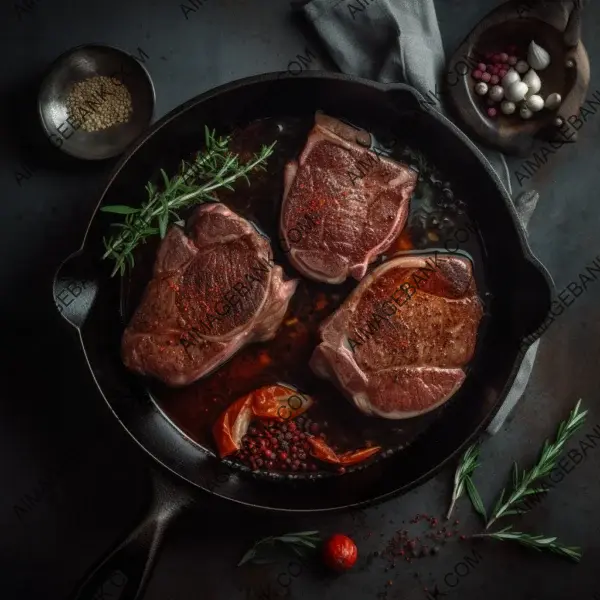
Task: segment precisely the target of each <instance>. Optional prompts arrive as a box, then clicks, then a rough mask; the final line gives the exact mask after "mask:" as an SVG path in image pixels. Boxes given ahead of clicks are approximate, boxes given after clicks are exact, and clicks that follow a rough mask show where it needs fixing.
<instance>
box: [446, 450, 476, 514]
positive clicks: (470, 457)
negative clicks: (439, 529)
mask: <svg viewBox="0 0 600 600" xmlns="http://www.w3.org/2000/svg"><path fill="white" fill-rule="evenodd" d="M478 459H479V446H478V444H473V445H472V446H469V448H467V450H466V451H465V453H464V454H463V455H462V458H461V460H460V464H459V465H458V468H457V469H456V473H455V474H454V489H453V491H452V500H451V502H450V508H449V509H448V514H447V515H446V519H449V518H450V515H451V514H452V511H453V510H454V506H455V504H456V501H457V500H458V499H459V498H460V497H461V496H462V494H463V492H464V488H465V479H466V478H467V477H470V476H471V474H472V473H473V471H475V469H476V468H477V466H478V464H479V463H478V462H477V460H478Z"/></svg>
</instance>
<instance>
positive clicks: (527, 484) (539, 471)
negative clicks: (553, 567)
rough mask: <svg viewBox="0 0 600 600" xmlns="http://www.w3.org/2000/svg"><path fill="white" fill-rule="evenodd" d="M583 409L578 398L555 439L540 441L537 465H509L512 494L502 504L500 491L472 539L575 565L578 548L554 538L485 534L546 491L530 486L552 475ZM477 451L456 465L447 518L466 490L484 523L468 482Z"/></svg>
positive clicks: (580, 421) (476, 495)
mask: <svg viewBox="0 0 600 600" xmlns="http://www.w3.org/2000/svg"><path fill="white" fill-rule="evenodd" d="M586 414H587V410H584V411H582V410H581V399H579V401H578V402H577V404H576V405H575V408H573V410H572V411H571V412H570V413H569V416H568V418H567V419H566V420H565V421H563V422H561V423H560V425H559V426H558V431H557V433H556V439H555V440H554V442H552V443H550V442H549V440H546V441H545V442H544V446H543V447H542V451H541V453H540V457H539V459H538V462H537V464H536V465H535V466H534V467H533V468H532V469H531V470H529V471H527V470H523V471H519V468H518V466H517V464H516V463H514V464H513V470H512V491H511V493H510V495H508V498H507V499H506V501H504V497H505V495H506V494H507V488H504V489H503V490H502V493H501V494H500V497H499V499H498V501H497V502H496V506H495V507H494V510H493V511H492V514H491V516H490V519H489V521H487V525H486V528H485V531H484V532H482V533H476V534H474V535H472V536H471V537H472V538H491V539H496V540H500V541H505V540H512V541H515V542H517V543H519V544H521V545H523V546H527V547H529V548H533V549H535V550H537V551H538V552H541V551H542V550H547V551H549V552H553V553H554V554H557V555H559V556H564V557H566V558H569V559H571V560H573V561H575V562H579V561H580V559H581V556H582V552H581V549H580V548H579V547H577V546H565V545H563V544H562V543H561V542H559V541H557V538H556V537H554V536H543V535H533V534H530V533H526V532H523V531H513V529H512V526H508V527H505V528H504V529H500V530H499V531H487V530H488V529H489V528H490V526H491V525H492V523H494V522H495V521H497V520H498V519H500V518H502V517H506V516H509V515H516V514H522V513H525V512H527V510H528V509H526V508H525V507H523V505H522V502H523V500H524V499H525V498H526V497H527V496H530V495H532V494H539V493H543V492H547V491H548V489H547V488H542V487H534V484H535V483H536V482H537V481H539V480H540V479H541V478H543V477H546V476H547V475H549V474H550V473H551V472H552V469H554V468H555V467H556V464H557V463H558V457H559V455H560V453H561V452H562V451H563V449H564V446H565V444H566V442H567V440H568V439H569V438H570V437H571V436H572V435H573V434H574V433H575V432H576V431H577V430H578V429H579V428H580V427H581V426H582V425H583V423H584V422H585V416H586ZM477 459H478V452H477V449H476V447H475V446H471V447H470V448H468V449H467V451H466V452H465V453H464V455H463V456H462V458H461V461H460V464H459V466H458V467H457V469H456V474H455V476H454V491H453V494H452V504H451V505H450V510H449V511H448V517H449V516H450V512H451V511H452V508H453V507H454V504H455V502H456V500H457V499H458V498H459V497H460V495H461V494H462V493H463V491H464V489H466V490H467V493H468V495H469V498H470V499H471V502H472V504H473V507H474V508H475V510H476V511H477V512H478V513H479V514H480V515H481V516H482V517H483V518H484V520H487V517H486V511H485V507H484V505H483V502H482V500H481V497H480V495H479V492H478V491H477V488H476V487H475V484H474V483H473V480H472V479H471V474H472V473H473V471H474V470H475V468H476V467H477V464H478V463H477Z"/></svg>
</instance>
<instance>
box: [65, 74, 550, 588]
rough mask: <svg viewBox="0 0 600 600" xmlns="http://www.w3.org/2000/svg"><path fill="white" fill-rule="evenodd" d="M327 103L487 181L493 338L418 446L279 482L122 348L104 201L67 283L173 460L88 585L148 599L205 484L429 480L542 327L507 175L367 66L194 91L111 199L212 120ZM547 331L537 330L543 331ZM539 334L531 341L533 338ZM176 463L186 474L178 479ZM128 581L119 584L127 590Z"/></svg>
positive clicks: (97, 342) (539, 283)
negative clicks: (180, 519)
mask: <svg viewBox="0 0 600 600" xmlns="http://www.w3.org/2000/svg"><path fill="white" fill-rule="evenodd" d="M318 109H321V110H323V111H324V112H325V113H327V114H330V115H332V116H335V117H339V118H344V119H346V120H348V121H349V122H352V123H355V124H357V125H359V126H361V127H364V128H366V129H384V130H387V131H389V132H390V133H391V134H393V135H394V136H395V137H397V138H400V139H405V140H408V141H409V143H410V140H413V141H414V142H415V143H416V144H418V145H419V146H420V147H421V148H424V149H425V151H426V152H427V155H428V156H429V157H430V158H431V160H432V161H433V162H434V164H441V165H444V168H445V169H446V170H447V171H448V172H451V173H452V174H454V175H455V176H456V179H457V180H463V183H465V184H467V185H469V186H471V189H473V190H476V193H475V194H473V198H474V199H473V198H471V199H467V201H468V202H469V208H468V210H469V213H470V215H471V217H472V218H473V219H474V221H475V222H476V224H477V227H478V229H479V231H480V235H481V238H482V240H481V242H482V244H483V247H484V251H485V254H486V258H485V260H486V273H487V275H486V278H487V282H486V283H487V286H488V288H489V289H490V290H491V292H492V297H493V300H492V301H491V307H490V314H491V318H490V319H489V323H488V325H487V328H486V331H485V340H483V342H482V346H483V349H482V351H481V352H479V354H478V356H477V364H476V365H475V368H474V369H472V371H471V373H470V375H469V376H468V378H467V380H466V381H465V383H464V385H463V387H462V388H461V390H460V392H459V393H458V394H457V397H456V398H454V399H453V400H452V401H451V402H449V403H448V406H447V407H446V408H445V412H444V414H443V417H442V418H440V419H438V420H436V421H434V422H433V424H432V425H431V426H430V427H429V429H427V430H426V432H425V433H424V434H423V435H422V436H421V437H419V438H418V439H417V440H416V441H415V442H414V443H413V444H412V445H410V446H409V447H408V448H406V449H405V450H403V451H401V452H398V453H396V454H393V455H391V456H389V457H387V458H385V459H384V460H379V461H377V462H375V463H374V464H373V465H371V466H369V467H367V468H364V469H360V470H357V471H355V472H351V473H347V474H345V475H343V476H339V477H329V478H324V479H320V480H316V481H314V480H312V481H309V480H306V479H302V478H298V479H297V480H292V481H289V480H288V481H286V482H285V483H282V482H281V481H274V480H273V481H271V480H269V479H265V478H253V477H249V476H247V475H246V474H243V473H241V472H238V471H237V470H235V469H228V468H226V467H223V465H222V464H221V463H220V461H219V460H218V459H217V458H215V456H214V453H213V452H212V450H210V449H206V448H203V447H201V446H200V445H199V444H197V443H196V442H194V441H193V440H191V439H190V438H188V437H187V436H186V435H184V434H183V433H182V432H181V431H180V430H178V429H177V428H176V427H175V426H174V425H173V423H172V422H171V421H170V420H169V419H168V418H167V417H166V416H165V415H164V414H163V413H162V411H160V410H159V409H158V407H157V406H156V404H155V403H154V401H153V400H152V399H151V398H150V397H149V395H148V394H147V393H146V392H145V391H144V389H143V387H142V385H141V382H140V381H139V379H138V378H136V377H135V376H134V375H132V374H131V373H129V372H128V371H127V370H126V369H125V368H124V367H123V365H122V363H121V360H120V356H119V351H118V349H119V344H120V337H121V334H122V331H123V323H122V322H121V319H120V316H119V315H120V313H119V306H120V305H119V302H120V283H119V278H118V277H115V278H112V279H111V278H110V277H109V273H110V268H111V266H112V265H111V264H109V263H108V262H107V261H101V260H100V259H99V257H100V256H101V255H102V253H103V245H102V238H103V236H104V235H106V233H107V227H108V223H109V219H108V217H107V216H106V215H105V213H100V212H98V211H96V214H95V215H94V218H93V219H92V221H91V223H90V226H89V228H88V231H87V233H86V236H85V240H84V243H83V245H82V247H81V249H80V250H79V251H78V252H76V253H75V254H73V255H72V256H71V257H69V258H68V259H67V260H66V261H65V262H64V263H63V265H62V266H61V267H60V268H59V270H58V272H57V275H56V278H55V282H54V294H55V300H56V302H57V306H58V307H59V309H60V310H61V312H62V314H63V316H64V317H65V318H66V319H67V320H68V321H69V322H70V323H71V325H73V326H74V327H75V328H76V330H77V332H78V334H79V337H80V341H81V344H82V349H83V352H84V354H85V356H86V358H87V360H88V364H89V367H90V370H91V371H92V374H93V376H94V378H95V380H96V383H97V385H98V388H99V390H100V392H101V393H102V395H103V396H104V398H105V400H106V402H107V403H108V405H109V407H110V408H111V410H112V411H113V413H114V415H115V417H116V418H117V419H118V420H119V421H120V423H121V425H122V426H123V427H125V429H126V430H127V432H128V433H129V434H130V435H131V437H132V438H133V439H134V440H135V441H136V442H137V443H138V444H139V445H140V446H141V447H142V448H143V449H144V450H145V451H146V452H147V453H148V455H149V456H151V457H152V458H153V459H154V461H156V463H159V464H160V465H161V466H162V468H156V469H154V471H155V480H156V486H155V489H156V497H155V499H154V502H153V503H152V508H151V511H150V513H149V515H148V516H147V517H146V519H145V520H144V521H143V523H142V524H141V525H140V526H139V527H138V528H137V529H136V530H135V531H134V532H133V533H132V534H131V535H130V536H129V537H128V538H127V539H126V540H125V541H124V542H122V543H121V544H120V545H119V546H118V547H117V548H116V549H115V550H113V552H112V553H111V554H110V555H109V556H108V557H107V558H105V559H104V560H103V561H102V562H101V563H100V565H99V566H97V567H96V568H95V569H93V571H92V572H91V575H89V576H88V577H87V579H86V580H85V582H84V583H83V584H82V587H81V588H80V590H79V592H78V593H77V594H76V597H77V598H80V599H91V598H93V597H97V596H95V594H97V593H98V590H99V589H102V590H104V592H105V593H108V591H109V590H113V592H111V593H113V595H114V596H117V597H119V599H120V600H132V599H134V598H139V597H140V596H141V594H142V593H143V589H144V587H145V584H146V583H147V580H148V578H149V574H150V570H151V566H152V563H153V561H154V558H155V556H156V553H157V549H158V546H159V544H160V541H161V538H162V535H163V533H164V531H165V529H166V527H167V525H168V523H169V521H170V520H171V519H172V518H173V517H174V516H175V515H176V514H177V513H178V512H179V511H180V509H181V508H183V507H184V506H186V505H188V504H190V503H191V502H192V500H194V499H195V498H197V497H198V496H199V495H200V492H199V490H200V489H204V490H206V491H209V492H210V493H212V494H214V495H216V496H219V497H220V498H226V499H228V500H233V501H235V502H237V503H239V504H242V505H246V506H253V507H256V508H262V509H267V510H279V511H326V510H334V509H342V508H348V507H356V506H359V505H364V504H367V503H373V502H380V501H382V500H384V499H387V498H390V497H391V496H393V495H395V494H399V493H401V492H406V491H407V490H409V489H411V488H413V487H415V486H417V485H419V484H422V483H423V482H424V481H426V480H427V479H428V478H430V477H432V476H433V475H434V474H435V473H436V472H437V471H439V470H440V469H441V468H442V466H443V465H444V464H446V462H448V461H449V460H451V459H452V458H453V457H454V456H456V454H457V453H458V452H460V451H461V449H463V448H464V447H465V446H466V445H467V444H468V443H469V442H471V441H473V440H474V438H476V437H477V435H478V434H479V432H481V431H482V429H483V428H484V427H485V425H486V424H487V423H488V422H489V421H490V419H491V418H492V417H493V415H494V413H495V412H496V410H497V409H498V408H499V406H500V405H501V403H502V401H503V400H504V398H505V396H506V394H507V393H508V390H509V389H510V386H511V384H512V383H513V381H514V379H515V376H516V373H517V370H518V366H519V364H520V358H521V357H522V355H523V352H524V350H526V348H527V345H528V344H531V343H532V342H533V341H534V340H535V339H536V335H535V331H536V329H537V328H538V327H539V326H540V324H541V323H542V322H543V321H544V319H545V317H546V315H547V313H548V311H549V309H550V303H551V300H552V294H553V284H552V280H551V278H550V276H549V274H548V273H547V271H546V270H545V269H544V267H543V266H542V265H541V264H540V262H539V261H538V260H537V259H536V258H535V257H534V256H533V255H532V253H531V250H530V249H529V246H528V244H527V241H526V239H525V237H524V233H523V231H522V228H521V227H520V225H519V223H518V220H517V217H516V213H515V210H514V208H513V205H512V203H511V201H510V198H509V196H508V194H507V192H506V190H505V188H504V187H503V185H502V183H501V182H500V180H499V179H498V177H497V175H496V174H495V173H494V171H493V169H492V168H491V166H490V165H489V163H488V162H487V161H486V160H485V158H484V157H483V155H482V154H481V153H480V152H479V151H478V150H477V148H476V147H475V146H474V145H473V144H472V143H471V142H470V141H469V139H468V138H467V137H466V136H465V135H464V134H463V133H462V132H461V131H460V130H459V129H458V128H457V127H456V126H455V125H453V124H452V123H451V122H450V121H448V120H447V119H446V118H444V117H443V116H441V115H440V114H439V113H438V112H437V111H435V110H434V109H433V108H432V107H430V106H428V105H427V104H426V103H425V102H424V100H423V98H422V96H420V95H419V94H418V93H417V92H416V91H415V90H413V89H412V88H410V87H408V86H406V85H399V84H390V85H383V84H378V83H374V82H371V81H368V80H363V79H358V78H354V77H349V76H344V75H338V74H331V73H323V72H308V73H303V74H301V75H299V76H294V77H291V76H288V75H285V74H283V73H275V74H267V75H261V76H257V77H251V78H248V79H243V80H240V81H237V82H234V83H231V84H227V85H224V86H221V87H219V88H217V89H215V90H212V91H209V92H207V93H205V94H202V95H200V96H198V97H196V98H194V99H193V100H190V101H189V102H187V103H186V104H184V105H183V106H181V107H180V108H177V109H176V110H174V111H172V112H171V113H170V114H169V115H167V116H166V117H164V118H163V119H161V120H160V121H159V122H157V123H156V124H155V125H154V126H153V127H152V128H151V129H150V131H149V132H148V133H147V135H145V136H144V138H143V139H141V140H140V141H139V142H137V143H136V144H135V145H134V147H132V148H131V150H130V151H129V152H128V153H127V155H126V156H125V157H124V158H123V159H122V160H121V161H120V163H119V164H118V165H117V167H116V168H115V171H114V173H113V174H112V176H111V178H110V181H109V183H108V185H107V187H106V190H105V191H104V193H103V195H102V198H101V199H100V203H99V205H100V204H122V203H124V199H125V202H126V203H131V202H132V199H135V198H136V197H139V198H140V199H141V198H142V195H141V194H142V193H143V190H144V185H145V183H146V181H148V180H149V179H150V178H151V177H152V176H153V175H154V174H155V173H156V171H157V170H158V169H159V168H160V167H165V168H168V167H167V165H166V164H165V163H168V164H174V163H173V162H172V161H173V160H178V159H180V158H183V157H185V156H188V155H189V154H190V153H191V152H193V151H194V150H197V149H198V146H199V141H201V140H202V139H203V137H202V135H203V127H204V125H205V124H206V125H208V126H209V127H211V128H216V129H217V131H218V132H221V131H228V130H230V129H231V126H232V125H234V124H244V123H248V122H250V121H252V120H254V119H257V118H264V117H269V116H290V115H291V116H294V115H310V114H314V112H315V111H316V110H318ZM532 334H533V335H532ZM525 338H527V341H526V342H524V340H525ZM168 471H170V472H171V474H175V475H176V477H175V478H174V481H175V480H176V483H173V482H170V481H169V480H168V477H167V476H168ZM117 591H118V592H119V593H117Z"/></svg>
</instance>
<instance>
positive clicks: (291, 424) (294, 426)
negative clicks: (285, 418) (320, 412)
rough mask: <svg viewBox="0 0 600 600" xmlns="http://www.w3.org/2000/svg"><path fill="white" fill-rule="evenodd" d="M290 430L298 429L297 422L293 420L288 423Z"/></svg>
mask: <svg viewBox="0 0 600 600" xmlns="http://www.w3.org/2000/svg"><path fill="white" fill-rule="evenodd" d="M288 431H296V423H294V422H293V421H292V422H291V423H288Z"/></svg>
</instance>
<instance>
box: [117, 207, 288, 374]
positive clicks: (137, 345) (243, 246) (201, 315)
mask: <svg viewBox="0 0 600 600" xmlns="http://www.w3.org/2000/svg"><path fill="white" fill-rule="evenodd" d="M192 219H193V220H192V226H191V234H190V237H186V235H185V234H184V232H183V231H182V230H181V229H180V228H179V227H176V226H173V227H171V228H170V229H169V231H168V232H167V235H166V236H165V239H164V240H163V241H162V243H161V245H160V248H159V250H158V254H157V257H156V262H155V264H154V276H153V278H152V280H151V281H150V282H149V283H148V285H147V287H146V290H145V292H144V296H143V299H142V301H141V303H140V305H139V306H138V308H137V310H136V312H135V314H134V315H133V318H132V319H131V322H130V323H129V325H128V326H127V328H126V329H125V333H124V334H123V340H122V356H123V361H124V363H125V365H126V366H127V367H128V368H130V369H132V370H134V371H137V372H139V373H141V374H144V375H152V376H154V377H156V378H158V379H161V380H162V381H164V382H165V383H166V384H168V385H171V386H182V385H187V384H189V383H191V382H193V381H195V380H196V379H199V378H200V377H203V376H204V375H206V374H208V373H209V372H210V371H212V370H213V369H215V368H216V367H218V366H219V365H221V364H222V363H223V362H224V361H226V360H227V359H228V358H230V357H231V356H232V355H233V354H234V353H235V352H237V351H238V350H239V349H240V348H242V347H243V346H245V345H246V344H249V343H251V342H255V341H265V340H269V339H271V338H273V337H274V336H275V332H276V331H277V329H278V327H279V325H280V324H281V321H282V319H283V317H284V315H285V312H286V310H287V306H288V303H289V301H290V298H291V297H292V295H293V294H294V291H295V290H296V285H297V281H296V280H292V281H285V280H284V278H283V271H282V269H281V267H279V266H277V265H275V264H274V263H273V261H272V251H271V246H270V245H269V242H268V240H267V239H266V238H265V237H263V236H262V235H260V234H259V233H258V231H257V230H256V229H255V228H254V227H253V226H252V225H251V224H250V223H249V222H248V221H246V220H245V219H243V218H242V217H240V216H239V215H236V214H235V213H234V212H232V211H231V210H229V209H228V208H227V207H226V206H224V205H222V204H218V203H212V204H205V205H203V206H201V207H200V208H198V209H197V211H196V212H195V213H194V216H193V217H192Z"/></svg>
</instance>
